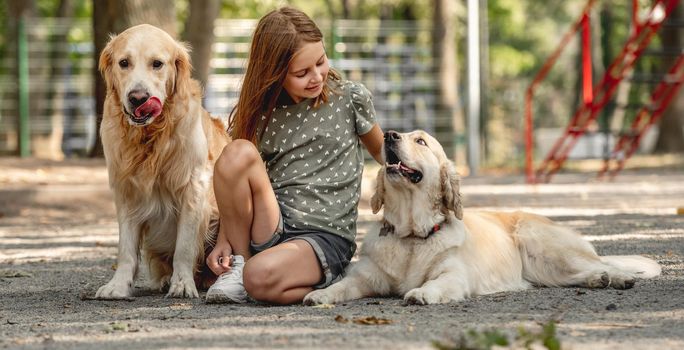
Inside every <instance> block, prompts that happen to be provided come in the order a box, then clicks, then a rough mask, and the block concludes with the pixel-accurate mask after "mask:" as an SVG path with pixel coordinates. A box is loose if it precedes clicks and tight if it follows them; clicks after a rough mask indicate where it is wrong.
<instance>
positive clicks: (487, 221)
mask: <svg viewBox="0 0 684 350" xmlns="http://www.w3.org/2000/svg"><path fill="white" fill-rule="evenodd" d="M384 157H385V162H386V164H385V166H384V167H383V168H382V169H381V170H380V172H379V174H378V178H377V179H378V181H377V188H376V193H375V195H374V196H373V197H372V199H371V206H372V208H373V211H374V212H377V211H379V210H380V208H381V207H382V206H383V205H384V207H385V211H384V218H383V222H382V224H381V225H379V227H378V228H377V229H376V230H371V232H369V234H368V236H367V237H366V238H365V239H364V243H363V246H362V247H361V253H360V259H359V261H358V262H357V263H356V264H354V265H352V266H351V267H350V268H349V271H348V273H347V276H346V277H345V278H343V279H342V280H341V281H340V282H338V283H336V284H333V285H331V286H330V287H328V288H326V289H323V290H315V291H313V292H311V293H309V294H308V295H307V296H306V297H305V298H304V303H306V304H309V305H311V304H322V303H339V302H342V301H346V300H351V299H357V298H362V297H369V296H387V295H401V296H403V297H404V300H405V302H407V303H410V304H434V303H447V302H451V301H459V300H463V299H464V298H466V297H469V296H473V295H482V294H490V293H496V292H503V291H514V290H522V289H526V288H529V287H530V286H531V285H542V286H584V287H588V288H605V287H608V286H610V287H613V288H617V289H625V288H631V287H632V286H633V285H634V280H635V278H636V277H641V278H650V277H654V276H657V275H659V274H660V266H659V265H658V264H657V263H656V262H655V261H653V260H651V259H647V258H644V257H641V256H603V257H599V256H598V255H597V254H596V252H595V250H594V248H593V247H592V246H591V244H589V243H588V242H587V241H585V240H583V239H582V237H581V236H580V235H579V234H578V233H576V232H574V231H572V230H571V229H569V228H566V227H563V226H560V225H558V224H555V223H554V222H552V221H551V220H549V219H547V218H544V217H541V216H538V215H533V214H528V213H523V212H515V213H497V212H467V213H465V215H464V214H463V210H462V207H461V199H460V194H459V181H460V180H459V177H458V175H457V174H456V171H455V169H454V166H453V164H452V163H451V161H449V160H448V159H447V157H446V155H445V154H444V151H443V149H442V147H441V146H440V144H439V143H438V142H437V141H436V140H435V139H434V138H432V137H431V136H430V135H428V134H426V133H425V132H423V131H414V132H411V133H407V134H399V133H396V132H392V131H390V132H387V133H386V134H385V143H384Z"/></svg>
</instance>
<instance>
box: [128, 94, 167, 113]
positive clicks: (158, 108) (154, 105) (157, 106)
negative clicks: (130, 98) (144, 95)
mask: <svg viewBox="0 0 684 350" xmlns="http://www.w3.org/2000/svg"><path fill="white" fill-rule="evenodd" d="M161 112H162V104H161V101H159V98H157V97H154V96H152V97H150V98H149V99H147V101H145V103H143V104H141V105H140V106H138V108H136V109H135V116H136V117H138V118H141V117H144V116H146V115H148V114H150V115H151V116H152V117H156V116H158V115H160V114H161Z"/></svg>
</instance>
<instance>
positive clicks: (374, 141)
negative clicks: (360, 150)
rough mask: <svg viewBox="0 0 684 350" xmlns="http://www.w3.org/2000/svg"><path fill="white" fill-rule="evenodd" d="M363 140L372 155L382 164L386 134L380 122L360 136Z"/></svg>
mask: <svg viewBox="0 0 684 350" xmlns="http://www.w3.org/2000/svg"><path fill="white" fill-rule="evenodd" d="M360 138H361V142H363V144H364V146H366V149H367V150H368V153H370V155H371V156H373V158H374V159H375V160H376V161H377V162H378V163H380V164H382V154H381V152H382V143H383V142H384V136H383V133H382V129H380V126H378V124H375V125H373V128H372V129H371V130H370V131H369V132H367V133H365V134H363V135H361V136H360Z"/></svg>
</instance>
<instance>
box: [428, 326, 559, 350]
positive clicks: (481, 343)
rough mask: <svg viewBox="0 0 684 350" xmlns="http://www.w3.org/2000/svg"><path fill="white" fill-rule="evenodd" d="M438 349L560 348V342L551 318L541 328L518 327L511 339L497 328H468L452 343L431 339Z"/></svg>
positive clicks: (551, 349)
mask: <svg viewBox="0 0 684 350" xmlns="http://www.w3.org/2000/svg"><path fill="white" fill-rule="evenodd" d="M432 345H433V346H434V347H435V348H436V349H438V350H490V349H492V347H494V346H496V347H511V348H514V349H520V348H523V349H533V348H539V346H543V347H544V348H546V349H548V350H560V349H561V343H560V340H559V339H558V338H557V337H556V322H555V321H553V320H551V321H549V322H547V323H545V324H542V325H541V330H538V329H537V330H529V329H526V328H525V327H522V326H521V327H519V328H518V333H517V334H516V336H515V337H514V338H513V339H509V337H508V336H507V335H506V333H505V332H503V331H502V330H498V329H489V330H484V331H476V330H473V329H470V330H468V331H466V332H465V333H463V334H461V336H460V337H459V339H458V340H456V341H455V342H453V343H443V342H439V341H433V342H432Z"/></svg>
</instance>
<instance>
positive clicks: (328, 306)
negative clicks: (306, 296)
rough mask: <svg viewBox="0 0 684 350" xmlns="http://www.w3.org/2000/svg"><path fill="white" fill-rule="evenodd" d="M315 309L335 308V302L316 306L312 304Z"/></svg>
mask: <svg viewBox="0 0 684 350" xmlns="http://www.w3.org/2000/svg"><path fill="white" fill-rule="evenodd" d="M312 307H313V308H314V309H334V308H335V305H333V304H318V305H315V306H312Z"/></svg>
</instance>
